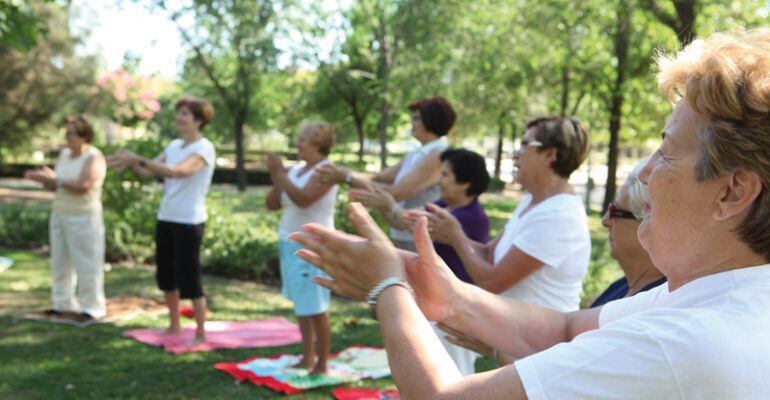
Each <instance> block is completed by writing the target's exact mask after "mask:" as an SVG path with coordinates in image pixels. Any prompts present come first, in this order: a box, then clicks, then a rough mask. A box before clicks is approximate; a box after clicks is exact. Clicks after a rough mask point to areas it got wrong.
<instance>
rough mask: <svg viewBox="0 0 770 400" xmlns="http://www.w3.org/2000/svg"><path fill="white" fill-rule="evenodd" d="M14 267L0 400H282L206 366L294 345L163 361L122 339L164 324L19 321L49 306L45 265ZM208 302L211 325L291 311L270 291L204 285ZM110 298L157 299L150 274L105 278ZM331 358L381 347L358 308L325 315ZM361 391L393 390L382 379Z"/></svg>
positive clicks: (1, 319)
mask: <svg viewBox="0 0 770 400" xmlns="http://www.w3.org/2000/svg"><path fill="white" fill-rule="evenodd" d="M0 255H3V256H5V257H10V258H12V259H14V260H15V261H16V265H14V266H13V267H12V268H10V269H9V270H7V271H5V272H3V273H2V275H0V326H2V330H1V331H0V360H2V362H0V398H2V399H50V398H56V399H107V398H126V399H161V398H162V399H177V398H179V399H191V398H200V399H218V398H223V399H224V398H231V399H232V398H265V399H269V398H281V396H278V395H277V394H276V393H275V392H273V391H271V390H269V389H265V388H260V387H256V386H254V385H251V384H241V385H236V384H235V383H234V380H233V379H232V378H231V377H230V376H229V375H227V374H225V373H223V372H220V371H216V370H214V368H213V365H214V363H217V362H222V361H227V362H235V361H240V360H243V359H246V358H249V357H253V356H257V355H262V356H267V355H272V354H277V353H298V352H300V347H299V345H294V346H284V347H273V348H263V349H240V350H221V351H216V352H210V353H195V354H183V355H170V354H166V353H164V352H163V351H162V350H160V349H158V348H154V347H150V346H147V345H144V344H140V343H138V342H136V341H133V340H129V339H125V338H123V337H121V333H122V332H123V331H124V330H126V329H135V328H145V327H158V328H160V327H164V326H165V324H166V315H165V314H163V315H160V316H157V317H138V318H135V319H133V320H129V321H121V322H117V323H114V324H103V325H97V326H91V327H88V328H84V329H78V328H73V327H70V326H64V325H56V324H48V323H41V322H36V321H27V320H23V319H20V318H18V316H19V314H21V313H23V312H24V311H29V310H36V309H42V308H46V307H47V306H49V302H48V296H49V288H50V272H49V269H48V268H49V267H48V261H47V259H46V258H43V257H40V256H36V255H33V254H31V253H27V252H3V253H0ZM204 285H205V287H206V288H207V291H208V292H209V293H211V295H212V296H213V297H214V307H212V313H211V319H212V320H250V319H259V318H267V317H274V316H284V317H287V318H289V319H293V317H292V314H293V312H292V309H291V304H290V303H289V302H288V301H286V300H284V299H283V298H282V297H281V295H280V293H279V291H278V290H277V289H275V288H271V287H266V286H264V285H258V284H255V283H250V282H244V281H237V280H231V279H223V278H217V277H211V276H205V278H204ZM105 287H106V288H107V295H108V297H111V296H120V295H129V294H139V295H147V296H155V297H159V295H160V293H159V292H158V291H157V290H156V289H155V284H154V278H153V272H152V271H150V270H146V269H129V268H122V267H113V268H112V269H111V270H110V271H108V272H107V273H106V275H105ZM331 314H332V319H331V322H332V331H333V343H332V351H335V352H336V351H340V350H342V349H344V348H346V347H348V346H350V345H353V344H363V345H369V346H381V345H382V340H381V337H380V333H379V329H378V326H377V324H376V323H375V322H374V321H372V320H370V319H368V318H367V317H366V316H367V315H368V310H367V308H366V307H365V306H364V305H362V304H359V303H354V302H350V301H345V300H341V299H334V300H333V301H332V307H331ZM362 385H366V386H376V387H392V382H391V381H390V380H389V379H381V380H377V381H366V382H363V383H362ZM329 392H330V390H314V391H310V392H307V393H304V394H299V395H295V396H292V398H296V399H329V398H331V394H330V393H329Z"/></svg>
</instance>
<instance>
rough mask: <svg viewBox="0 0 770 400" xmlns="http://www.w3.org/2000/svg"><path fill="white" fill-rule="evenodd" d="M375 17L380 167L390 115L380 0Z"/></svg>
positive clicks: (387, 58)
mask: <svg viewBox="0 0 770 400" xmlns="http://www.w3.org/2000/svg"><path fill="white" fill-rule="evenodd" d="M377 18H378V22H379V27H378V29H377V41H378V42H379V45H380V46H379V47H380V49H379V50H380V51H379V53H380V54H379V61H378V64H379V68H377V69H378V71H377V72H378V73H377V75H378V78H379V80H380V87H381V90H380V96H382V99H381V103H380V120H379V121H378V122H377V135H378V137H379V139H380V168H381V169H383V170H384V169H385V168H387V167H388V119H389V117H390V110H389V108H390V105H389V104H388V96H389V95H390V93H389V90H390V66H391V61H390V53H389V52H390V47H389V45H388V32H387V26H386V21H385V8H384V6H383V5H382V2H381V0H378V1H377Z"/></svg>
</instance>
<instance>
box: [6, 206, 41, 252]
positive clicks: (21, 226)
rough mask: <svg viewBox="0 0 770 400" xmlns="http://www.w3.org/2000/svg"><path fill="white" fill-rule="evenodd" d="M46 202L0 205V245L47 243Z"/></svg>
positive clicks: (22, 245) (18, 245)
mask: <svg viewBox="0 0 770 400" xmlns="http://www.w3.org/2000/svg"><path fill="white" fill-rule="evenodd" d="M50 214H51V208H50V206H48V205H47V204H40V205H37V204H33V203H21V204H7V205H3V206H2V207H0V246H2V247H15V248H32V247H39V246H43V245H45V244H48V218H49V216H50Z"/></svg>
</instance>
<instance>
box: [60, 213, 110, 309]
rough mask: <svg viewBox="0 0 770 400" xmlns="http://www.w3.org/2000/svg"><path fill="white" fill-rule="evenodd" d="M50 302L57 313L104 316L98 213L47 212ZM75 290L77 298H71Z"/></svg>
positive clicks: (100, 230) (102, 262) (102, 258)
mask: <svg viewBox="0 0 770 400" xmlns="http://www.w3.org/2000/svg"><path fill="white" fill-rule="evenodd" d="M49 232H50V236H51V275H52V276H53V283H52V285H51V300H53V308H54V310H57V311H70V312H85V313H88V314H90V315H91V316H92V317H94V318H101V317H103V316H104V315H105V314H106V313H107V307H106V302H105V299H104V222H103V221H102V214H101V213H97V214H86V215H60V214H57V213H55V212H53V213H51V221H50V227H49ZM75 288H77V299H76V298H75Z"/></svg>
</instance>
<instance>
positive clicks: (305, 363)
mask: <svg viewBox="0 0 770 400" xmlns="http://www.w3.org/2000/svg"><path fill="white" fill-rule="evenodd" d="M314 365H315V357H313V358H310V357H302V360H300V361H299V362H298V363H296V364H294V365H292V366H291V368H302V369H310V368H313V366H314Z"/></svg>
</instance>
